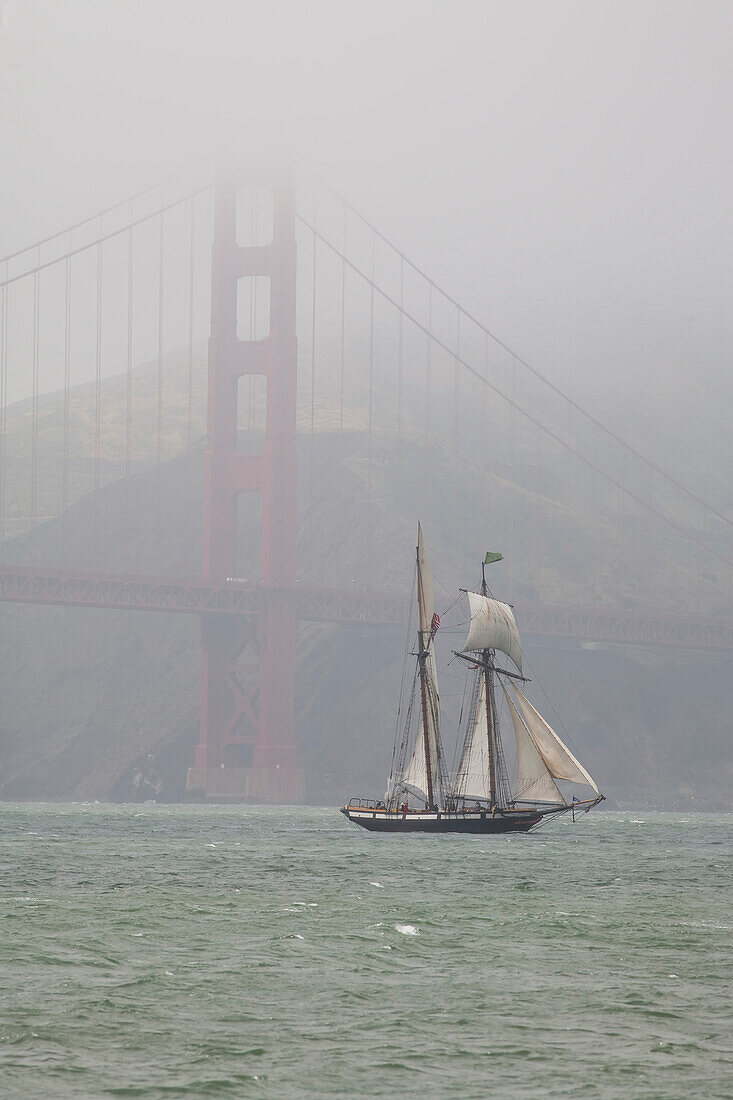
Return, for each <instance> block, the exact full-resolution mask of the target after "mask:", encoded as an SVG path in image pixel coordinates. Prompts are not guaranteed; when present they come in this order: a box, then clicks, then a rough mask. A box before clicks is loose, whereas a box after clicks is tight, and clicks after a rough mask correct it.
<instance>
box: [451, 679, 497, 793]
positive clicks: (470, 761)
mask: <svg viewBox="0 0 733 1100" xmlns="http://www.w3.org/2000/svg"><path fill="white" fill-rule="evenodd" d="M457 781H458V783H459V784H460V793H461V795H463V796H464V797H465V798H485V799H487V800H488V799H490V798H491V770H490V767H489V733H488V722H487V719H486V678H485V676H483V675H482V676H481V679H480V686H479V696H478V702H477V704H476V714H475V716H474V720H473V729H472V730H471V734H470V736H469V738H468V741H467V742H466V745H465V747H464V749H463V756H462V757H461V763H460V766H459V768H458V773H457Z"/></svg>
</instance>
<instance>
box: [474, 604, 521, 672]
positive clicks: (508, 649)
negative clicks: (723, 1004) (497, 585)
mask: <svg viewBox="0 0 733 1100" xmlns="http://www.w3.org/2000/svg"><path fill="white" fill-rule="evenodd" d="M468 603H469V606H470V609H471V626H470V629H469V631H468V638H467V639H466V644H465V645H464V647H463V652H464V653H467V652H470V651H471V650H477V649H499V650H501V652H502V653H506V655H507V657H509V658H510V660H512V661H514V664H515V665H516V666H517V668H518V669H519V671H520V673H521V671H522V644H521V642H520V640H519V630H518V629H517V621H516V619H515V618H514V612H513V611H512V609H511V607H510V606H509V604H508V603H501V602H500V601H499V600H494V599H492V598H491V597H490V596H480V595H479V594H478V592H469V593H468Z"/></svg>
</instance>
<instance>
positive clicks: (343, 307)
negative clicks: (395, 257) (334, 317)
mask: <svg viewBox="0 0 733 1100" xmlns="http://www.w3.org/2000/svg"><path fill="white" fill-rule="evenodd" d="M348 213H349V211H348V208H347V207H346V206H345V205H344V227H343V232H342V235H341V349H340V359H341V392H340V400H339V428H340V429H341V431H343V430H344V333H345V329H346V219H347V217H348Z"/></svg>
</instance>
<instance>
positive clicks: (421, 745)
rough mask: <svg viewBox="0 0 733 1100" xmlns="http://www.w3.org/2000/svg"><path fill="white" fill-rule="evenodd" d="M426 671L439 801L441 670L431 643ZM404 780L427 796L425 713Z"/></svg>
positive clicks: (435, 794) (437, 799)
mask: <svg viewBox="0 0 733 1100" xmlns="http://www.w3.org/2000/svg"><path fill="white" fill-rule="evenodd" d="M425 672H426V677H425V680H426V683H425V693H426V696H427V727H428V746H429V752H430V774H431V776H432V780H433V798H434V800H435V802H436V803H439V802H440V801H441V797H440V796H441V792H440V791H439V790H438V782H439V770H440V769H439V766H438V763H439V757H440V748H439V746H440V699H439V697H438V671H437V668H436V666H435V654H434V653H433V647H432V645H431V646H430V649H429V650H428V656H427V660H426V661H425ZM418 690H419V689H418ZM402 782H403V783H406V784H409V785H410V786H412V787H417V788H418V789H419V790H421V791H422V792H423V793H424V794H425V797H426V798H427V793H428V773H427V768H426V767H425V729H424V726H423V717H422V714H421V716H420V720H419V722H418V727H417V736H416V737H415V745H414V747H413V750H412V755H411V757H410V760H409V763H408V765H407V768H406V769H405V773H404V775H403V776H402Z"/></svg>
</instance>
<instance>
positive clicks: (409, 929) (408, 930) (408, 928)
mask: <svg viewBox="0 0 733 1100" xmlns="http://www.w3.org/2000/svg"><path fill="white" fill-rule="evenodd" d="M395 929H396V931H397V932H401V933H402V935H403V936H419V935H420V932H419V931H418V929H417V928H416V927H415V925H414V924H396V925H395Z"/></svg>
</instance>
